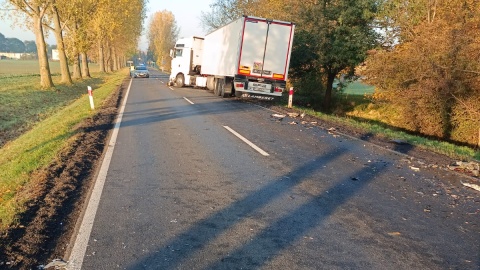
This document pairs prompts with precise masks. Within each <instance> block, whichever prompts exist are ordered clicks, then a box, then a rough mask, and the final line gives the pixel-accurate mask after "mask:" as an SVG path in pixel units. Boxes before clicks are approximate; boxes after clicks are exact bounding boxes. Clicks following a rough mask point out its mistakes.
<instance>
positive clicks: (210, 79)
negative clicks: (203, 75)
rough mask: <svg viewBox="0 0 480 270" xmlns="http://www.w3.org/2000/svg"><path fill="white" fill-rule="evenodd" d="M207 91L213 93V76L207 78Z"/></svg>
mask: <svg viewBox="0 0 480 270" xmlns="http://www.w3.org/2000/svg"><path fill="white" fill-rule="evenodd" d="M207 89H208V90H210V91H215V78H214V77H213V76H208V77H207Z"/></svg>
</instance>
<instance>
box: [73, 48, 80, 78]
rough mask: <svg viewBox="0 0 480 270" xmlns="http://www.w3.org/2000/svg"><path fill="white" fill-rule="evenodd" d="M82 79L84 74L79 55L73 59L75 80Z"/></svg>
mask: <svg viewBox="0 0 480 270" xmlns="http://www.w3.org/2000/svg"><path fill="white" fill-rule="evenodd" d="M81 78H82V72H81V69H80V55H79V54H77V55H75V57H74V58H73V79H75V80H77V79H81Z"/></svg>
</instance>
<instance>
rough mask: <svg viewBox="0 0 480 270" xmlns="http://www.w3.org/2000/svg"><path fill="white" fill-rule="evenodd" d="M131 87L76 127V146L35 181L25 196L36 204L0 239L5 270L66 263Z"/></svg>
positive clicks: (118, 92)
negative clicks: (68, 249)
mask: <svg viewBox="0 0 480 270" xmlns="http://www.w3.org/2000/svg"><path fill="white" fill-rule="evenodd" d="M127 87H128V80H126V81H124V82H123V83H122V85H121V86H120V87H119V88H118V89H116V90H115V91H114V93H113V94H112V95H111V97H110V98H109V99H108V100H106V102H105V103H104V104H103V107H102V109H100V110H99V111H98V112H97V113H96V114H95V116H93V117H92V118H90V119H87V120H86V121H85V122H84V123H82V124H81V125H79V126H78V127H77V135H76V138H75V140H74V142H73V143H72V144H71V145H70V147H69V148H68V149H66V150H65V151H63V152H62V153H60V155H59V156H58V158H57V160H56V161H54V162H53V163H52V164H51V165H50V166H49V167H48V169H46V170H43V171H39V172H36V173H35V174H33V175H32V178H31V179H32V180H31V183H30V184H29V186H28V188H27V189H25V190H24V191H22V192H25V193H29V195H30V197H33V198H34V199H32V200H31V201H29V202H28V204H27V207H28V210H27V211H26V212H25V213H24V214H23V215H22V216H21V217H20V218H19V220H20V222H19V223H20V224H21V225H19V226H18V227H16V228H12V229H10V230H9V231H7V232H5V233H4V234H2V235H1V236H0V268H1V269H4V268H7V269H37V268H38V267H39V266H40V265H46V264H47V263H48V262H50V261H52V260H53V259H56V258H63V256H64V253H65V249H66V248H67V247H68V244H69V242H70V238H71V235H72V232H73V230H74V228H75V223H76V221H77V219H78V217H79V213H81V212H82V208H83V205H84V203H85V201H86V197H87V194H88V191H89V189H90V187H91V186H92V184H93V175H94V174H95V170H96V166H97V163H98V162H97V161H100V160H101V157H102V154H103V150H104V147H105V143H106V141H107V139H108V136H109V133H110V131H111V129H112V127H113V123H114V120H115V118H116V115H117V110H118V108H119V106H120V102H121V100H122V98H123V96H124V94H125V93H126V88H127Z"/></svg>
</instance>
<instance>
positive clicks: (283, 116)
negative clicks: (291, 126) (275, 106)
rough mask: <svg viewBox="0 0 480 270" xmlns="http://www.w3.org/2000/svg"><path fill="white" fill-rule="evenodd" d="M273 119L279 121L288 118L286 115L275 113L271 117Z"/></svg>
mask: <svg viewBox="0 0 480 270" xmlns="http://www.w3.org/2000/svg"><path fill="white" fill-rule="evenodd" d="M271 117H273V118H277V119H279V120H282V119H283V118H285V117H287V116H286V115H284V114H278V113H274V114H272V115H271Z"/></svg>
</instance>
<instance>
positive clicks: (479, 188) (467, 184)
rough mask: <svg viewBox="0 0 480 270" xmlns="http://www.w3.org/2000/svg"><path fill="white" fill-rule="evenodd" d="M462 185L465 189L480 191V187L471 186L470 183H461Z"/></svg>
mask: <svg viewBox="0 0 480 270" xmlns="http://www.w3.org/2000/svg"><path fill="white" fill-rule="evenodd" d="M462 185H464V186H466V187H469V188H473V189H475V190H476V191H480V185H477V184H471V183H463V182H462Z"/></svg>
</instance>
